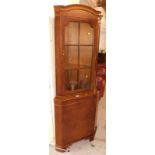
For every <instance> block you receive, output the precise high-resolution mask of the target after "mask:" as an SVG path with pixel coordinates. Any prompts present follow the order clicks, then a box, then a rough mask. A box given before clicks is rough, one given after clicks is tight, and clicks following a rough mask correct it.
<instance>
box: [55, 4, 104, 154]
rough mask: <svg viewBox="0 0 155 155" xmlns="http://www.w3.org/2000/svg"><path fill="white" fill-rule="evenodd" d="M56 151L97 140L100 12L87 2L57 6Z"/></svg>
mask: <svg viewBox="0 0 155 155" xmlns="http://www.w3.org/2000/svg"><path fill="white" fill-rule="evenodd" d="M54 10H55V59H56V60H55V62H56V70H55V71H56V97H55V98H54V107H55V137H56V150H57V151H60V152H64V151H65V150H66V149H67V148H68V146H70V145H71V144H72V143H74V142H76V141H78V140H81V139H89V140H90V141H92V140H93V139H94V135H95V131H96V110H97V89H96V67H97V54H98V46H99V20H100V18H101V15H100V12H99V11H96V10H94V9H93V8H91V7H88V6H85V5H79V4H75V5H68V6H61V5H57V6H54Z"/></svg>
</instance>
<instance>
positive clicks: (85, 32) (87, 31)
mask: <svg viewBox="0 0 155 155" xmlns="http://www.w3.org/2000/svg"><path fill="white" fill-rule="evenodd" d="M93 38H94V31H93V28H92V27H91V26H90V25H89V24H88V23H80V44H81V45H83V44H93Z"/></svg>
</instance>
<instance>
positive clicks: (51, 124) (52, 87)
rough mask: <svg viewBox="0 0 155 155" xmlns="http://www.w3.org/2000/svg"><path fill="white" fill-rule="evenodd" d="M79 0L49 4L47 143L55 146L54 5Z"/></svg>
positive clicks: (62, 0) (77, 1)
mask: <svg viewBox="0 0 155 155" xmlns="http://www.w3.org/2000/svg"><path fill="white" fill-rule="evenodd" d="M78 3H79V0H59V1H58V0H53V1H50V2H49V5H50V9H49V14H50V18H49V29H50V43H51V49H50V51H51V52H50V57H51V63H50V65H49V70H50V86H49V87H50V96H51V102H50V105H49V109H50V111H49V143H50V144H52V145H53V144H55V137H54V135H55V131H54V129H55V127H54V124H55V123H54V97H55V94H56V93H55V92H56V91H55V39H54V8H53V6H54V5H69V4H78Z"/></svg>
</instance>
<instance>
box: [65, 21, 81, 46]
mask: <svg viewBox="0 0 155 155" xmlns="http://www.w3.org/2000/svg"><path fill="white" fill-rule="evenodd" d="M78 29H79V23H76V22H69V24H68V25H67V26H66V27H65V44H76V45H77V44H78V32H79V30H78Z"/></svg>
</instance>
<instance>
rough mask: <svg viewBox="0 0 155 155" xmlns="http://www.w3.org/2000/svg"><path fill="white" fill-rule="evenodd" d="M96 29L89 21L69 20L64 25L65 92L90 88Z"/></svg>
mask: <svg viewBox="0 0 155 155" xmlns="http://www.w3.org/2000/svg"><path fill="white" fill-rule="evenodd" d="M93 50H94V29H93V27H92V26H91V25H90V24H89V23H87V22H76V21H73V22H68V23H67V24H66V25H65V27H64V56H65V65H64V74H65V75H64V77H65V84H64V88H65V92H73V91H82V90H90V89H91V84H92V65H93V61H92V60H93V53H94V52H93Z"/></svg>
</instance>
